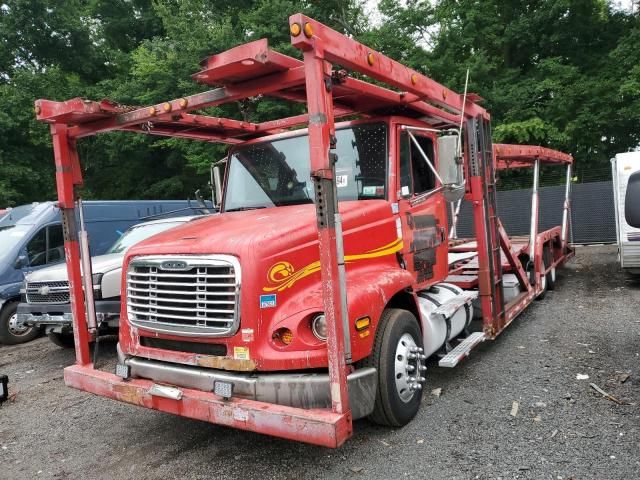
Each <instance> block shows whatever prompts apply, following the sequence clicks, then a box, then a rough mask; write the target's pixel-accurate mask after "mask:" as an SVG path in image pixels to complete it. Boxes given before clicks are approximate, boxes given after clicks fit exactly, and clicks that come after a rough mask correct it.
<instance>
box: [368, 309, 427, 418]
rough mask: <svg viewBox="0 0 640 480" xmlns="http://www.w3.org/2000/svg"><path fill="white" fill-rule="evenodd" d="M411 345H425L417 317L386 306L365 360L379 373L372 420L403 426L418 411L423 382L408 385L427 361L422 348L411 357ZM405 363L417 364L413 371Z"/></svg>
mask: <svg viewBox="0 0 640 480" xmlns="http://www.w3.org/2000/svg"><path fill="white" fill-rule="evenodd" d="M412 347H413V348H420V349H422V347H423V343H422V333H421V332H420V327H419V326H418V321H417V320H416V317H415V316H414V315H413V314H412V313H411V312H408V311H407V310H400V309H397V308H389V309H387V310H385V311H384V312H383V313H382V317H381V319H380V324H379V325H378V330H377V332H376V339H375V342H374V345H373V352H372V354H371V356H370V357H369V358H367V359H366V361H365V362H364V366H368V367H374V368H375V369H376V371H377V375H378V389H377V391H376V403H375V407H374V409H373V413H372V414H371V415H370V416H369V419H370V420H371V421H372V422H374V423H377V424H379V425H386V426H390V427H402V426H404V425H406V424H407V423H409V422H410V421H411V420H412V419H413V417H415V416H416V414H417V413H418V410H419V409H420V402H421V401H422V384H421V383H417V385H418V387H419V388H416V389H411V388H407V386H408V385H409V378H410V376H413V377H416V378H418V379H419V377H420V375H421V374H422V373H423V371H422V368H421V367H423V365H424V359H423V358H422V357H424V355H422V351H420V352H416V356H417V357H416V359H409V358H408V355H405V353H409V352H410V349H411V348H412ZM398 352H401V353H398ZM421 355H422V357H421ZM400 357H402V358H400ZM406 365H412V366H413V367H414V371H413V372H412V373H411V375H409V372H408V370H407V369H406V368H405V367H406ZM399 371H400V373H398V372H399ZM413 383H414V384H415V382H413ZM403 387H404V388H403Z"/></svg>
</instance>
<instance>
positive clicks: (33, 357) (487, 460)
mask: <svg viewBox="0 0 640 480" xmlns="http://www.w3.org/2000/svg"><path fill="white" fill-rule="evenodd" d="M114 358H115V343H111V344H107V345H106V346H105V347H104V348H103V350H102V353H101V359H102V360H101V362H113V360H114ZM73 361H74V354H73V351H70V350H62V349H60V348H58V347H55V346H54V345H52V344H51V343H50V342H49V341H48V340H47V339H46V338H41V339H38V340H36V341H34V342H32V343H30V344H26V345H20V346H12V347H9V346H0V373H6V374H8V375H9V378H10V393H11V394H12V395H13V397H12V399H11V400H10V401H8V402H6V403H5V404H4V405H2V406H0V478H1V479H23V478H25V479H32V478H54V479H67V478H68V479H80V478H83V479H85V478H86V479H93V478H96V479H155V478H185V479H205V478H206V479H227V478H228V479H260V480H267V479H272V478H277V479H280V478H282V479H296V480H300V479H305V478H332V479H333V478H384V479H389V478H425V479H427V478H428V479H555V480H559V479H576V480H577V479H637V478H640V407H639V406H638V403H639V402H640V389H639V385H640V377H639V375H640V368H639V362H640V284H638V283H632V282H629V281H628V280H626V279H625V277H624V275H623V274H622V272H621V271H620V269H619V268H618V266H617V263H616V253H615V248H614V247H582V248H579V249H578V255H577V256H576V258H575V259H574V260H573V261H572V262H571V264H570V265H568V266H567V268H565V269H564V270H563V273H562V274H561V276H560V277H559V279H558V284H557V286H556V290H555V291H553V292H549V294H548V295H547V297H546V298H545V299H544V300H542V301H540V302H535V304H534V305H532V306H531V307H530V308H528V309H527V311H525V312H524V313H523V314H522V315H521V316H520V317H519V318H518V319H517V321H516V322H515V323H514V324H513V325H512V326H511V327H510V328H509V329H508V330H507V332H505V333H504V334H503V335H501V336H500V337H499V338H498V339H497V340H496V341H495V342H485V343H484V344H483V345H482V346H481V347H480V348H478V349H476V350H475V351H474V352H473V353H472V355H471V357H470V358H469V359H468V360H467V361H465V362H464V363H463V364H461V365H460V366H459V367H458V368H456V369H453V370H447V369H439V368H438V367H436V366H435V364H432V365H430V368H429V370H428V372H427V381H428V385H427V388H426V391H425V396H424V400H423V406H422V409H421V411H420V413H419V414H418V417H417V418H416V419H415V420H414V421H413V422H411V423H410V424H409V425H408V426H406V427H405V428H402V429H397V430H394V429H388V428H381V427H377V426H374V425H372V424H370V423H369V422H368V421H365V420H363V421H359V422H357V423H356V425H355V435H354V437H353V438H352V439H351V440H349V441H348V442H347V444H346V445H345V446H344V447H342V448H341V449H339V450H328V449H323V448H318V447H314V446H308V445H303V444H299V443H294V442H289V441H284V440H278V439H274V438H269V437H265V436H261V435H257V434H252V433H247V432H242V431H236V430H232V429H228V428H223V427H218V426H215V425H210V424H207V423H204V422H197V421H192V420H185V419H182V418H179V417H174V416H171V415H168V414H163V413H158V412H155V411H151V410H147V409H143V408H139V407H135V406H130V405H126V404H122V403H118V402H116V401H113V400H108V399H105V398H100V397H96V396H92V395H91V394H88V393H84V392H80V391H77V390H73V389H71V388H67V387H65V386H64V383H63V380H62V368H63V367H65V366H67V365H71V364H72V363H73ZM584 375H588V377H589V378H588V379H582V380H581V379H579V378H583V376H584ZM627 375H628V377H627ZM590 383H594V384H596V385H598V386H599V387H600V388H602V389H603V390H605V391H606V392H608V393H610V394H611V395H612V396H614V397H615V399H616V400H618V401H619V402H620V403H616V401H613V400H612V399H607V398H604V397H603V396H602V395H601V394H599V393H597V392H596V391H595V390H594V389H593V388H592V387H591V386H590ZM433 389H442V390H441V394H440V396H436V395H434V394H433V393H431V392H432V390H433ZM514 402H517V406H518V408H517V413H516V415H515V416H513V415H512V414H511V413H512V411H513V410H514ZM514 413H515V412H514Z"/></svg>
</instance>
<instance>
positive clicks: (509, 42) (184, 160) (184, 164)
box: [0, 0, 640, 206]
mask: <svg viewBox="0 0 640 480" xmlns="http://www.w3.org/2000/svg"><path fill="white" fill-rule="evenodd" d="M378 8H379V12H380V15H381V20H380V21H370V20H369V18H368V17H367V15H366V14H365V2H363V1H362V0H347V1H345V0H325V1H322V0H235V1H234V2H229V1H226V0H67V1H65V2H60V1H57V0H11V1H6V2H5V3H1V2H0V106H1V107H2V108H1V109H0V206H3V205H16V204H20V203H25V202H30V201H36V200H45V199H50V198H53V197H54V195H55V184H54V169H53V162H52V152H51V143H50V135H49V133H48V129H47V126H46V125H43V124H40V123H39V122H36V121H35V118H34V114H33V101H34V100H35V99H37V98H48V99H53V100H65V99H67V98H72V97H76V96H81V97H87V98H92V99H97V100H100V99H102V98H110V99H112V100H115V101H117V102H121V103H123V104H126V105H145V104H149V103H154V102H159V101H162V100H166V99H168V98H176V97H179V96H182V95H187V94H191V93H194V92H197V91H202V90H203V89H204V87H203V86H200V85H198V84H196V83H195V82H193V81H192V80H191V79H190V75H191V74H192V73H193V72H195V71H197V69H198V65H199V61H200V60H201V59H202V58H204V57H206V56H207V55H210V54H212V53H216V52H220V51H223V50H225V49H228V48H230V47H233V46H235V45H238V44H240V43H243V42H246V41H251V40H255V39H258V38H263V37H267V38H268V39H269V41H270V44H271V46H272V47H274V48H275V49H277V50H279V51H282V52H284V53H287V54H290V55H299V52H297V51H295V49H293V48H292V47H291V45H290V43H289V33H288V29H287V18H288V16H289V15H290V14H292V13H295V12H298V11H302V12H304V13H306V14H308V15H310V16H312V17H313V18H316V19H318V20H320V21H321V22H323V23H326V24H328V25H330V26H331V27H333V28H335V29H337V30H339V31H342V32H344V33H347V34H348V35H351V36H353V37H355V38H357V39H358V40H360V41H362V42H364V43H366V44H368V45H370V46H371V47H373V48H375V49H378V50H381V51H382V52H384V53H386V54H388V55H390V56H391V57H393V58H396V59H398V60H400V61H401V62H403V63H405V64H407V65H410V66H412V67H414V68H416V69H418V70H420V71H423V72H424V73H426V74H428V75H430V76H432V77H433V78H435V79H436V80H438V81H440V82H442V83H444V84H446V85H448V86H450V87H452V88H454V89H458V90H461V89H462V88H463V86H464V79H465V74H466V71H467V69H469V70H470V79H471V80H470V91H473V92H476V93H478V94H480V95H481V96H482V97H483V98H485V99H486V100H485V105H486V107H487V108H488V109H489V110H490V112H491V113H492V118H493V124H494V138H495V139H496V140H498V141H505V142H521V143H535V144H541V145H546V146H551V147H554V148H559V149H562V150H565V151H570V152H572V153H573V154H574V155H575V157H576V158H577V159H578V163H579V165H580V166H582V168H588V167H598V166H601V165H605V164H606V162H607V161H608V159H609V158H610V157H611V156H612V155H614V154H615V153H616V152H619V151H625V150H628V149H630V148H634V147H636V146H637V145H639V144H640V49H638V45H640V18H639V17H638V15H637V14H635V15H634V14H632V13H630V12H624V11H619V10H616V9H614V8H613V7H612V5H611V4H610V3H608V2H606V1H605V0H530V1H528V2H519V1H515V0H437V1H431V0H407V1H405V2H397V1H395V0H380V2H379V5H378ZM302 108H303V107H301V106H300V105H291V104H287V103H283V102H279V101H275V100H269V99H262V100H260V101H258V102H253V103H250V104H245V105H244V106H243V108H240V106H239V105H237V104H233V105H226V106H223V107H219V108H212V109H208V113H211V114H214V115H224V116H227V117H231V118H238V119H241V118H245V117H246V118H248V119H250V120H252V121H261V120H265V119H272V118H277V117H279V116H283V115H290V114H295V113H300V112H301V111H302ZM224 152H225V148H224V147H222V146H219V145H213V144H203V143H201V142H189V141H186V140H178V139H162V138H158V137H150V136H141V135H133V134H127V133H120V132H117V133H110V134H104V135H99V136H97V137H94V138H90V139H85V140H83V141H82V142H81V143H80V154H81V156H82V164H83V168H84V177H85V190H84V195H85V196H86V197H88V198H118V199H122V198H158V197H162V198H184V197H186V196H189V195H192V192H193V191H194V190H195V189H196V188H199V187H202V186H204V185H205V183H206V181H207V170H208V166H209V165H210V163H211V162H212V161H213V160H216V159H218V158H220V157H221V156H223V155H224Z"/></svg>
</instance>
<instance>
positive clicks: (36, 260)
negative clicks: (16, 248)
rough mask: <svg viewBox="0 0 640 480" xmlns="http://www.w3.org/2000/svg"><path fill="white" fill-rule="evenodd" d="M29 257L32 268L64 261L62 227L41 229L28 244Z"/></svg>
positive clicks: (55, 226)
mask: <svg viewBox="0 0 640 480" xmlns="http://www.w3.org/2000/svg"><path fill="white" fill-rule="evenodd" d="M27 256H28V257H29V265H30V266H31V267H39V266H42V265H48V264H51V263H58V262H61V261H63V260H64V240H63V236H62V225H59V224H58V225H50V226H48V227H44V228H42V229H40V231H39V232H38V233H36V234H35V235H34V236H33V238H32V239H31V240H30V241H29V243H28V244H27Z"/></svg>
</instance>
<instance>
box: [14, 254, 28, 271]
mask: <svg viewBox="0 0 640 480" xmlns="http://www.w3.org/2000/svg"><path fill="white" fill-rule="evenodd" d="M27 265H29V259H28V258H27V256H26V255H18V258H16V261H15V263H14V264H13V267H14V268H15V269H16V270H20V269H21V268H22V267H26V266H27Z"/></svg>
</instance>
